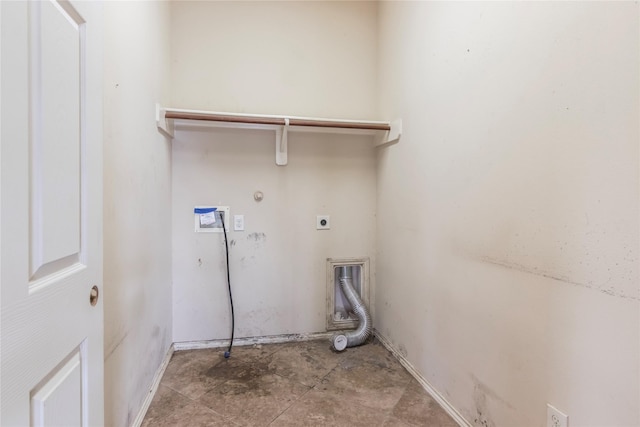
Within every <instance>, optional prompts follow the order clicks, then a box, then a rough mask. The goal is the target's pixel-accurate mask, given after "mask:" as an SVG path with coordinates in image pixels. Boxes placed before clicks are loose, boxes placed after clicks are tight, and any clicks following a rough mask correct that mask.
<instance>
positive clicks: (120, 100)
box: [104, 2, 171, 427]
mask: <svg viewBox="0 0 640 427" xmlns="http://www.w3.org/2000/svg"><path fill="white" fill-rule="evenodd" d="M104 12H105V60H104V64H105V74H104V84H105V87H104V96H105V101H104V102H105V107H104V113H105V120H104V131H105V139H104V174H105V175H104V307H105V313H104V314H105V345H104V348H105V415H106V420H105V425H108V426H114V427H115V426H129V425H131V423H132V422H133V420H134V419H135V417H136V415H137V414H138V412H139V410H140V407H141V405H142V401H143V400H144V398H145V397H146V396H147V395H148V392H149V388H150V386H151V381H152V379H153V376H154V374H155V372H156V369H157V368H158V366H159V365H160V363H161V361H162V359H163V357H164V356H165V354H166V352H167V349H168V347H169V345H170V344H171V146H170V143H169V142H168V141H167V140H165V138H164V137H162V136H161V135H160V134H159V133H158V130H157V129H156V126H155V117H154V114H155V111H154V108H155V103H156V102H157V101H160V102H168V100H169V92H168V84H169V55H168V53H169V52H168V46H169V37H168V36H169V33H168V29H169V25H168V24H169V21H168V19H169V7H168V3H166V2H106V3H105V8H104Z"/></svg>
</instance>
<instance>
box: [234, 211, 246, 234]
mask: <svg viewBox="0 0 640 427" xmlns="http://www.w3.org/2000/svg"><path fill="white" fill-rule="evenodd" d="M233 230H234V231H244V215H234V216H233Z"/></svg>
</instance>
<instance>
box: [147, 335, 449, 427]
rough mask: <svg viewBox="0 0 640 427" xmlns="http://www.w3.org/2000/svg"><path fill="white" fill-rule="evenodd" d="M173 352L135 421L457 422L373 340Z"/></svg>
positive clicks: (252, 423)
mask: <svg viewBox="0 0 640 427" xmlns="http://www.w3.org/2000/svg"><path fill="white" fill-rule="evenodd" d="M223 352H224V350H223V349H212V350H189V351H180V352H175V353H174V355H173V357H172V359H171V362H170V363H169V366H168V367H167V370H166V371H165V374H164V377H163V378H162V382H161V384H160V387H159V388H158V392H157V393H156V395H155V397H154V399H153V402H152V403H151V406H150V408H149V410H148V411H147V415H146V417H145V419H144V422H143V424H142V425H143V427H151V426H189V427H191V426H367V427H371V426H399V427H404V426H434V427H436V426H437V427H445V426H446V427H449V426H451V427H454V426H456V425H457V424H456V423H455V422H454V421H453V420H452V419H451V418H450V417H449V416H448V415H447V414H446V413H445V412H444V410H443V409H442V408H441V407H440V406H439V405H438V404H437V403H436V402H435V401H434V400H433V399H431V398H430V397H429V395H428V394H427V393H426V392H425V391H424V390H423V389H422V387H421V386H420V384H419V383H418V382H416V380H415V379H413V378H412V377H411V375H409V373H408V372H407V371H406V370H405V369H404V368H403V367H402V365H400V363H398V361H397V360H396V359H395V358H394V357H393V356H392V355H391V354H390V353H389V352H388V351H387V350H386V349H385V348H384V347H383V346H382V345H381V344H379V343H377V342H376V341H374V342H373V343H370V344H366V345H364V346H361V347H355V348H349V349H347V350H345V351H344V352H342V353H335V352H333V351H332V350H331V346H330V343H329V342H328V341H308V342H298V343H287V344H271V345H263V346H247V347H235V348H234V349H233V352H232V356H231V358H229V359H224V357H223Z"/></svg>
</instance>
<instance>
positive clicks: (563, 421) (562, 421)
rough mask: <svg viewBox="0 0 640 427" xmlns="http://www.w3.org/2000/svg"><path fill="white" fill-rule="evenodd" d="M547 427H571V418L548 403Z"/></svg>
mask: <svg viewBox="0 0 640 427" xmlns="http://www.w3.org/2000/svg"><path fill="white" fill-rule="evenodd" d="M547 427H569V416H568V415H565V414H563V413H562V412H560V411H559V410H558V409H556V408H554V407H553V406H551V405H549V404H548V403H547Z"/></svg>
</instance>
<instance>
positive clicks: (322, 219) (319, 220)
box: [316, 215, 331, 230]
mask: <svg viewBox="0 0 640 427" xmlns="http://www.w3.org/2000/svg"><path fill="white" fill-rule="evenodd" d="M330 220H331V217H330V216H329V215H318V216H317V217H316V230H329V229H331V222H330Z"/></svg>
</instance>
